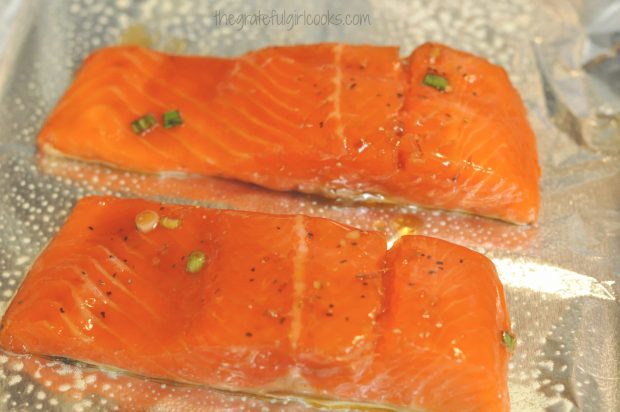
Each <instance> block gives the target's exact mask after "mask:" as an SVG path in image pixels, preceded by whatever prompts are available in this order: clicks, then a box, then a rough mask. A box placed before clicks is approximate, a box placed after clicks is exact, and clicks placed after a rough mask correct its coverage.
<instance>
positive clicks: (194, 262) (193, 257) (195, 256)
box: [185, 250, 207, 273]
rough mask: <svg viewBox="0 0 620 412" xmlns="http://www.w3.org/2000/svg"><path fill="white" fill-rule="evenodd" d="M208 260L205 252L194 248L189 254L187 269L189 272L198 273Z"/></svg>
mask: <svg viewBox="0 0 620 412" xmlns="http://www.w3.org/2000/svg"><path fill="white" fill-rule="evenodd" d="M206 261H207V257H206V256H205V254H204V252H202V251H201V250H194V251H193V252H192V253H190V254H189V257H188V259H187V265H186V266H185V270H186V271H187V272H189V273H196V272H198V271H200V269H202V268H203V266H204V265H205V262H206Z"/></svg>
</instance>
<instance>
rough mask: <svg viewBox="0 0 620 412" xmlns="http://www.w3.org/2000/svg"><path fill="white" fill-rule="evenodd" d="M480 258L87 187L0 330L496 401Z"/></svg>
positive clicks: (319, 386) (313, 220) (290, 379)
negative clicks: (101, 193)
mask: <svg viewBox="0 0 620 412" xmlns="http://www.w3.org/2000/svg"><path fill="white" fill-rule="evenodd" d="M507 336H511V335H510V321H509V316H508V312H507V309H506V303H505V299H504V291H503V288H502V284H501V283H500V281H499V279H498V276H497V273H496V271H495V268H494V265H493V263H492V262H491V261H490V260H489V259H487V258H486V257H484V256H483V255H481V254H478V253H476V252H473V251H471V250H469V249H466V248H464V247H461V246H457V245H454V244H451V243H448V242H446V241H442V240H438V239H433V238H429V237H424V236H404V237H402V238H400V239H399V240H398V241H396V243H395V244H394V245H393V246H392V247H391V248H390V249H387V241H386V237H385V235H384V234H383V233H380V232H375V231H362V230H358V229H355V228H352V227H349V226H345V225H343V224H340V223H337V222H334V221H331V220H328V219H324V218H318V217H308V216H303V215H269V214H261V213H253V212H241V211H230V210H216V209H206V208H198V207H193V206H180V205H171V204H161V203H156V202H152V201H146V200H140V199H119V198H114V197H97V196H94V197H87V198H84V199H82V200H81V201H79V203H78V204H77V206H76V207H75V209H74V211H73V212H72V214H71V215H70V217H69V218H68V220H67V222H66V223H65V225H64V226H63V227H62V229H61V230H60V232H59V233H58V235H57V236H56V237H55V238H54V239H53V240H52V242H51V243H50V244H49V246H48V247H47V248H46V249H45V251H44V252H43V253H42V254H41V256H40V257H39V258H38V259H37V260H36V262H35V263H34V264H33V266H32V268H31V270H30V272H29V273H28V275H27V276H26V278H25V280H24V281H23V283H22V285H21V286H20V288H19V290H18V292H17V293H16V295H15V296H14V298H13V300H12V301H11V304H10V306H9V307H8V309H7V311H6V313H5V315H4V317H3V319H2V324H1V328H0V346H1V347H2V348H3V349H5V350H7V351H9V352H14V353H32V354H37V355H46V356H57V357H63V358H69V359H74V360H78V361H82V362H86V363H90V364H94V365H103V366H107V367H113V368H117V369H121V370H125V371H129V372H132V373H134V374H139V375H143V376H147V377H151V378H158V379H165V380H169V381H175V382H182V383H189V384H199V385H207V386H210V387H213V388H218V389H223V390H232V391H240V392H246V393H253V394H263V395H274V396H283V395H286V396H293V397H300V398H306V399H324V400H331V401H347V402H350V403H351V404H354V405H356V404H358V405H373V406H382V407H386V408H395V409H406V410H410V409H411V410H425V411H442V412H444V411H460V412H463V411H507V410H508V409H509V399H508V390H507V366H508V359H509V355H510V354H509V349H510V348H509V346H510V345H507V343H510V342H506V337H507Z"/></svg>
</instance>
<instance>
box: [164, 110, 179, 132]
mask: <svg viewBox="0 0 620 412" xmlns="http://www.w3.org/2000/svg"><path fill="white" fill-rule="evenodd" d="M182 124H183V119H181V113H179V111H178V110H170V111H168V112H166V113H164V128H166V129H170V128H171V127H176V126H180V125H182Z"/></svg>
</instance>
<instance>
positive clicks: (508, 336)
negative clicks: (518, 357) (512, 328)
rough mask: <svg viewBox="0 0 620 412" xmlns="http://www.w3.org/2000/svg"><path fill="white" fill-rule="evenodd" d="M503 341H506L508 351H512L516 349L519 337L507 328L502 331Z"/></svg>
mask: <svg viewBox="0 0 620 412" xmlns="http://www.w3.org/2000/svg"><path fill="white" fill-rule="evenodd" d="M502 342H504V345H506V348H508V352H510V353H512V352H513V351H514V350H515V345H516V344H517V338H516V336H515V335H513V334H512V333H510V332H508V331H506V330H505V331H503V332H502Z"/></svg>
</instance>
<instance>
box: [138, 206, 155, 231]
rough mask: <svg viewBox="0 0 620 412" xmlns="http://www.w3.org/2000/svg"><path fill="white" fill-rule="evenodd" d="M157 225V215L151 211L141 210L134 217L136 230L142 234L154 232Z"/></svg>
mask: <svg viewBox="0 0 620 412" xmlns="http://www.w3.org/2000/svg"><path fill="white" fill-rule="evenodd" d="M157 223H159V215H158V214H157V212H154V211H152V210H148V209H147V210H143V211H141V212H140V213H138V214H137V215H136V228H137V229H138V230H139V231H140V232H142V233H148V232H150V231H151V230H154V229H155V228H156V227H157Z"/></svg>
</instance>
